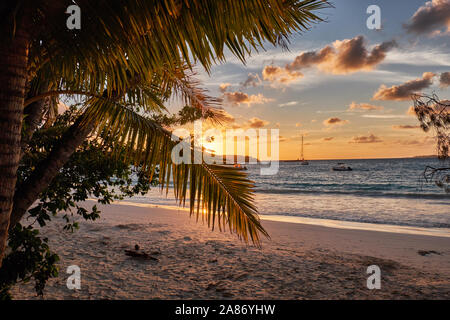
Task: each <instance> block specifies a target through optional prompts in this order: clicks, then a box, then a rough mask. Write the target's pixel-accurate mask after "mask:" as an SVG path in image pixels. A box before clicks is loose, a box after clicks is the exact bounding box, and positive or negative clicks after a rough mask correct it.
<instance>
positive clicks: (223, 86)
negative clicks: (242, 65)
mask: <svg viewBox="0 0 450 320" xmlns="http://www.w3.org/2000/svg"><path fill="white" fill-rule="evenodd" d="M230 87H231V83H222V84H221V85H220V86H219V91H220V92H222V93H225V92H226V91H227V90H228V89H229V88H230Z"/></svg>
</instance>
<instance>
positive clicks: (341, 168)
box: [332, 162, 353, 171]
mask: <svg viewBox="0 0 450 320" xmlns="http://www.w3.org/2000/svg"><path fill="white" fill-rule="evenodd" d="M332 170H333V171H353V169H352V168H351V167H350V166H348V165H346V164H345V163H342V162H339V163H338V164H337V165H335V166H334V167H333V168H332Z"/></svg>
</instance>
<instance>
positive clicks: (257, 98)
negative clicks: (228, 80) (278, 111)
mask: <svg viewBox="0 0 450 320" xmlns="http://www.w3.org/2000/svg"><path fill="white" fill-rule="evenodd" d="M223 97H224V99H225V101H227V102H229V103H230V104H231V105H233V106H238V105H240V104H247V106H249V107H250V106H251V105H252V104H264V103H266V102H270V101H273V100H272V99H268V98H266V97H264V96H263V95H262V94H261V93H260V94H258V95H251V96H249V95H248V94H246V93H244V92H240V91H237V92H225V93H224V94H223Z"/></svg>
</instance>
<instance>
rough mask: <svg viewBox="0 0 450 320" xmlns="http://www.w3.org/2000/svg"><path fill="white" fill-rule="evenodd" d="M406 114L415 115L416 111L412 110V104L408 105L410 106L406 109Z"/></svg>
mask: <svg viewBox="0 0 450 320" xmlns="http://www.w3.org/2000/svg"><path fill="white" fill-rule="evenodd" d="M406 114H407V115H408V116H413V117H415V116H416V111H414V106H410V107H409V108H408V110H406Z"/></svg>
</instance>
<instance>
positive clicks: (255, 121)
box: [246, 117, 270, 129]
mask: <svg viewBox="0 0 450 320" xmlns="http://www.w3.org/2000/svg"><path fill="white" fill-rule="evenodd" d="M269 124H270V122H269V121H266V120H262V119H259V118H257V117H254V118H251V119H250V120H248V121H247V123H246V125H247V126H248V127H250V128H254V129H259V128H263V127H265V126H267V125H269Z"/></svg>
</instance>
